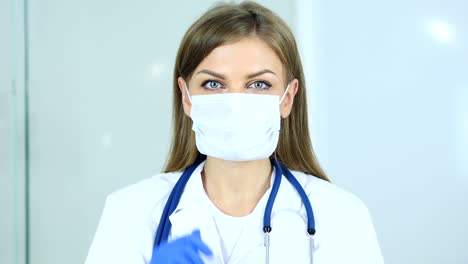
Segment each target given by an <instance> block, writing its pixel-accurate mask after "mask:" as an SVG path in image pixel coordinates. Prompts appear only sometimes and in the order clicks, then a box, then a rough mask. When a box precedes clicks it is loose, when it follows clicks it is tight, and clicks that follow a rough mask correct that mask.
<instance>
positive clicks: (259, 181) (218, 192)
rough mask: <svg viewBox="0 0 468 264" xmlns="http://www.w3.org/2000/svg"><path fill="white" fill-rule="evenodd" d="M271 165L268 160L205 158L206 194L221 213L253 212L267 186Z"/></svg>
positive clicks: (238, 213) (204, 181) (235, 214)
mask: <svg viewBox="0 0 468 264" xmlns="http://www.w3.org/2000/svg"><path fill="white" fill-rule="evenodd" d="M271 172H272V166H271V163H270V160H269V159H261V160H255V161H226V160H221V159H217V158H213V157H207V160H206V162H205V167H204V169H203V173H202V178H203V185H204V188H205V191H206V193H207V194H208V197H210V199H211V200H212V201H213V203H214V204H215V205H216V207H218V209H220V210H221V211H222V212H224V213H226V214H228V215H232V216H244V215H247V214H249V213H251V212H252V211H253V209H254V208H255V206H256V205H257V203H258V201H259V200H260V198H261V197H262V196H263V194H264V193H265V192H266V191H267V190H268V188H270V177H271Z"/></svg>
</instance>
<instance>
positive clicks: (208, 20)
mask: <svg viewBox="0 0 468 264" xmlns="http://www.w3.org/2000/svg"><path fill="white" fill-rule="evenodd" d="M252 36H254V37H258V38H260V39H261V40H263V41H264V42H265V43H267V44H268V45H269V46H270V47H271V48H272V49H273V50H274V52H275V53H276V55H277V56H278V57H279V59H280V60H281V62H282V63H283V66H284V68H285V70H286V72H287V78H288V80H292V79H294V78H296V79H298V81H299V89H298V92H297V94H296V96H295V100H294V103H293V107H292V110H291V113H290V114H289V116H288V117H287V118H284V119H282V120H281V131H280V137H279V141H278V146H277V147H276V150H275V153H273V156H274V157H275V158H276V159H278V160H279V161H280V162H281V163H283V164H284V165H286V166H287V167H288V168H289V169H291V170H296V171H302V172H304V173H307V174H310V175H314V176H316V177H318V178H321V179H323V180H326V181H330V180H329V178H328V177H327V176H326V174H325V172H324V171H323V169H322V168H321V167H320V165H319V163H318V161H317V158H316V157H315V154H314V151H313V148H312V143H311V139H310V135H309V126H308V118H307V101H306V84H305V79H304V73H303V69H302V63H301V59H300V56H299V52H298V49H297V45H296V41H295V39H294V36H293V34H292V32H291V30H290V29H289V27H288V26H287V25H286V23H285V22H284V21H283V20H282V19H281V18H280V17H278V16H277V15H276V14H274V13H273V12H272V11H270V10H269V9H267V8H265V7H263V6H261V5H259V4H257V3H254V2H250V1H246V2H242V3H240V4H234V3H221V4H218V5H216V6H215V7H213V8H211V9H210V10H208V11H207V12H206V13H205V14H204V15H203V16H202V17H200V18H199V19H198V20H197V21H195V23H194V24H193V25H192V26H191V27H190V28H189V29H188V31H187V32H186V33H185V35H184V37H183V39H182V42H181V44H180V47H179V50H178V53H177V58H176V62H175V67H174V76H173V78H174V80H173V89H174V91H173V92H174V97H173V134H172V135H173V136H172V144H171V149H170V155H169V159H168V161H167V164H166V167H165V169H164V171H165V172H173V171H182V170H185V169H186V168H187V167H188V166H190V165H191V164H192V163H193V162H194V161H195V159H196V158H197V156H198V155H199V154H200V153H199V152H198V150H197V147H196V144H195V135H194V132H193V131H192V120H191V119H190V117H188V116H187V115H185V113H184V110H183V106H182V93H181V92H180V89H179V87H178V83H177V78H178V77H182V78H184V79H185V80H186V81H188V80H189V79H190V78H191V76H192V74H193V72H194V71H195V69H196V67H197V66H198V65H199V64H200V62H201V61H203V59H204V58H205V57H206V56H208V54H210V52H211V51H212V50H213V49H215V48H216V47H219V46H221V45H225V44H229V43H234V42H236V41H239V40H241V39H242V38H246V37H252Z"/></svg>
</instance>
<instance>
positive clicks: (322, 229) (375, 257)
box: [85, 164, 383, 264]
mask: <svg viewBox="0 0 468 264" xmlns="http://www.w3.org/2000/svg"><path fill="white" fill-rule="evenodd" d="M203 165H204V164H201V165H200V166H199V167H198V168H197V170H195V172H194V173H193V174H192V177H191V178H190V180H189V181H188V182H187V185H186V187H185V191H184V193H183V195H182V198H181V200H180V203H179V205H178V206H177V208H176V210H175V211H174V213H172V215H171V216H170V217H169V220H170V221H171V223H172V229H171V234H170V236H169V240H172V239H175V238H178V237H181V236H184V235H187V234H190V233H191V232H192V231H193V230H194V229H200V232H201V237H202V240H203V241H204V242H205V243H206V244H207V245H208V246H209V247H210V248H211V250H212V251H213V253H214V255H213V256H212V257H209V258H204V261H205V263H207V264H215V263H216V264H218V263H224V261H223V258H222V255H221V254H222V253H221V252H222V251H221V247H220V243H219V241H220V238H219V234H218V232H217V229H216V225H215V223H214V216H213V212H212V211H210V210H209V209H208V208H209V207H208V206H202V205H200V201H201V199H200V197H201V196H200V195H206V194H204V193H203V192H204V189H203V186H202V182H201V176H200V171H201V168H202V166H203ZM292 172H293V174H294V175H295V177H296V178H297V179H298V181H299V182H300V183H301V185H302V186H303V188H304V190H305V191H306V193H307V195H308V196H309V199H310V202H311V204H312V207H313V210H314V215H315V223H316V230H317V233H316V236H315V252H314V254H313V257H314V264H344V263H347V264H383V258H382V254H381V252H380V248H379V244H378V241H377V237H376V234H375V231H374V227H373V224H372V220H371V217H370V215H369V212H368V210H367V208H366V206H365V205H364V204H363V203H362V202H361V201H360V200H359V199H358V198H356V196H354V195H352V194H351V193H349V192H347V191H345V190H343V189H340V188H338V187H337V186H335V185H333V184H331V183H328V182H326V181H323V180H321V179H318V178H316V177H313V176H310V175H306V174H304V173H301V172H297V171H292ZM180 176H181V173H180V172H178V173H163V174H158V175H156V176H154V177H152V178H150V179H146V180H143V181H141V182H139V183H137V184H134V185H131V186H129V187H126V188H124V189H122V190H120V191H117V192H115V193H113V194H111V195H109V196H108V198H107V200H106V205H105V208H104V212H103V214H102V217H101V220H100V223H99V226H98V229H97V231H96V234H95V237H94V240H93V242H92V245H91V248H90V250H89V253H88V257H87V259H86V262H85V263H86V264H104V263H112V264H144V263H150V260H151V255H152V251H153V242H154V241H153V240H154V237H155V233H156V229H157V226H158V224H159V220H160V217H161V213H162V210H163V208H164V205H165V204H166V200H167V199H168V197H169V194H170V192H171V190H172V188H173V186H174V184H175V183H176V182H177V180H178V179H179V177H180ZM306 215H307V214H306V212H305V209H304V206H303V204H302V201H301V199H300V197H299V195H298V194H297V192H296V190H295V189H294V187H293V186H292V185H291V184H290V183H289V182H288V181H287V180H286V179H285V178H283V180H282V182H281V186H280V189H279V192H278V195H277V197H276V200H275V203H274V206H273V211H272V218H271V225H272V231H271V235H270V245H271V246H270V263H271V264H284V263H294V264H301V263H304V264H308V263H309V236H308V234H307V232H306V223H307V222H306V220H307V216H306ZM262 222H263V221H258V222H253V223H249V224H248V225H247V227H245V229H244V230H243V232H242V234H241V236H240V240H239V241H238V243H237V244H236V247H235V248H234V251H233V253H232V256H231V257H230V259H229V263H251V264H259V263H265V247H264V234H263V231H262Z"/></svg>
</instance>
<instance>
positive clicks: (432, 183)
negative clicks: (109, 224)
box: [0, 0, 468, 264]
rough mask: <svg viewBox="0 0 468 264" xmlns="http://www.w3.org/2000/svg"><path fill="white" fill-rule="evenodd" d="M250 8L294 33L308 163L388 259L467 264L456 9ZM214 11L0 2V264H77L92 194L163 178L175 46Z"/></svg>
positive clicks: (466, 106) (86, 0)
mask: <svg viewBox="0 0 468 264" xmlns="http://www.w3.org/2000/svg"><path fill="white" fill-rule="evenodd" d="M259 2H260V3H263V4H265V5H266V6H268V7H269V8H271V9H272V10H274V11H275V12H277V13H278V14H279V15H280V16H281V17H282V18H283V19H285V21H286V22H287V23H288V24H289V25H290V26H291V28H292V29H293V31H294V32H295V34H296V37H297V41H298V43H299V45H300V49H301V53H302V59H303V63H304V67H305V70H306V79H307V82H308V88H309V89H308V99H309V108H310V109H309V111H310V124H311V133H312V138H313V142H314V147H315V149H316V152H317V155H318V157H319V159H320V161H321V163H322V164H323V166H324V168H325V170H326V172H327V173H328V175H329V176H330V177H331V178H332V179H333V181H334V182H335V183H336V184H338V185H339V186H341V187H343V188H345V189H348V190H350V191H352V192H353V193H355V194H356V195H357V196H359V197H360V198H361V199H362V200H363V201H364V202H365V203H366V204H367V205H368V207H369V209H370V211H371V214H372V216H373V218H374V224H375V227H376V230H377V233H378V237H379V240H380V243H381V247H382V251H383V254H384V257H385V260H386V263H397V264H406V263H408V264H414V263H425V264H426V263H427V264H435V263H444V264H445V263H447V264H449V263H453V264H462V263H468V250H467V246H466V245H468V227H467V226H466V223H468V74H467V72H468V71H467V68H468V51H467V50H468V43H467V41H468V37H467V34H468V19H467V17H466V10H468V3H466V2H464V1H461V0H458V1H457V0H445V1H442V0H439V1H435V0H432V1H427V0H426V1H423V0H410V1H404V0H394V1H364V0H357V1H344V0H326V1H325V0H313V1H307V0H296V1H279V0H277V1H259ZM213 3H214V1H208V0H204V1H149V0H141V1H123V0H121V1H110V0H103V1H93V0H82V1H72V0H65V1H58V0H43V1H36V0H29V1H28V2H26V1H25V0H21V1H19V0H18V1H15V0H9V1H8V0H1V1H0V263H2V264H3V263H14V264H16V263H18V264H23V263H26V260H27V259H29V263H31V264H55V263H57V264H59V263H63V262H64V261H65V262H67V263H70V264H73V263H82V262H83V261H84V258H85V256H86V252H87V250H88V247H89V244H90V243H91V239H92V236H93V234H94V231H95V229H96V225H97V222H98V219H99V216H100V213H101V211H102V207H103V203H104V199H105V196H106V195H107V194H109V193H110V192H112V191H114V190H116V189H118V188H120V187H123V186H125V185H128V184H131V183H134V182H136V181H138V180H141V179H143V178H146V177H150V176H151V175H154V174H156V173H158V172H159V171H160V170H161V169H162V166H163V164H164V162H165V160H166V157H167V150H168V146H169V140H170V125H171V124H170V117H171V91H172V87H171V85H172V80H171V77H172V67H173V63H174V60H175V54H176V50H177V48H178V45H179V42H180V40H181V38H182V35H183V34H184V32H185V30H186V29H187V28H188V26H189V25H190V24H191V23H192V22H193V21H194V20H195V19H196V18H197V17H198V16H200V15H201V14H202V13H203V12H204V11H205V10H206V9H207V8H208V7H210V6H211V5H212V4H213ZM25 21H26V24H25ZM25 43H26V44H27V45H25ZM26 124H27V125H26ZM28 183H29V185H26V184H28ZM26 190H29V191H28V192H27V191H26ZM26 201H29V205H27V203H26ZM28 208H29V210H28ZM25 219H29V220H28V221H26V220H25ZM28 223H29V224H28ZM26 232H29V236H26ZM356 235H357V236H358V235H359V234H358V233H357V234H356ZM28 237H29V248H28V247H26V239H27V238H28ZM26 256H28V258H26Z"/></svg>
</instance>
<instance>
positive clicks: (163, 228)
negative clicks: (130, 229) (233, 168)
mask: <svg viewBox="0 0 468 264" xmlns="http://www.w3.org/2000/svg"><path fill="white" fill-rule="evenodd" d="M205 159H206V156H205V155H199V156H198V158H197V159H196V160H195V162H194V163H193V164H192V165H191V166H190V167H188V168H187V169H186V170H185V171H184V173H183V174H182V176H181V177H180V178H179V180H178V181H177V183H176V184H175V186H174V188H173V189H172V192H171V194H170V195H169V198H168V200H167V202H166V205H165V206H164V210H163V212H162V215H161V220H160V221H159V226H158V229H157V231H156V237H155V239H154V245H153V251H154V249H155V248H157V247H158V246H159V245H160V244H161V243H163V242H165V241H167V240H168V238H169V232H170V231H171V226H172V224H171V221H169V216H170V215H171V214H172V213H173V212H174V210H175V209H176V207H177V205H178V204H179V201H180V197H181V196H182V193H183V192H184V188H185V185H186V184H187V182H188V180H189V179H190V176H192V173H193V172H194V171H195V169H196V168H197V167H198V166H199V165H200V164H201V163H202V162H203V161H204V160H205ZM271 162H272V163H273V166H274V167H275V180H274V182H273V187H272V188H271V192H270V196H269V197H268V202H267V205H266V207H265V214H264V216H263V233H264V234H265V237H264V246H265V263H266V264H268V263H270V232H271V231H272V227H271V210H272V209H273V204H274V203H275V199H276V195H277V194H278V190H279V187H280V184H281V179H282V178H283V174H284V176H285V177H286V179H288V181H289V182H290V183H291V185H292V186H293V187H294V188H295V189H296V191H297V192H298V193H299V196H300V197H301V200H302V203H303V204H304V207H305V209H306V212H307V233H308V234H309V238H310V239H309V243H310V244H309V259H310V264H312V263H313V258H312V254H313V251H314V235H315V218H314V211H313V210H312V205H311V204H310V200H309V198H308V197H307V194H306V193H305V191H304V189H303V188H302V186H301V184H300V183H299V182H298V181H297V179H296V177H294V175H293V174H292V173H291V171H290V170H289V169H288V168H286V166H284V165H282V164H280V163H279V162H278V161H277V160H276V159H271Z"/></svg>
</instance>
